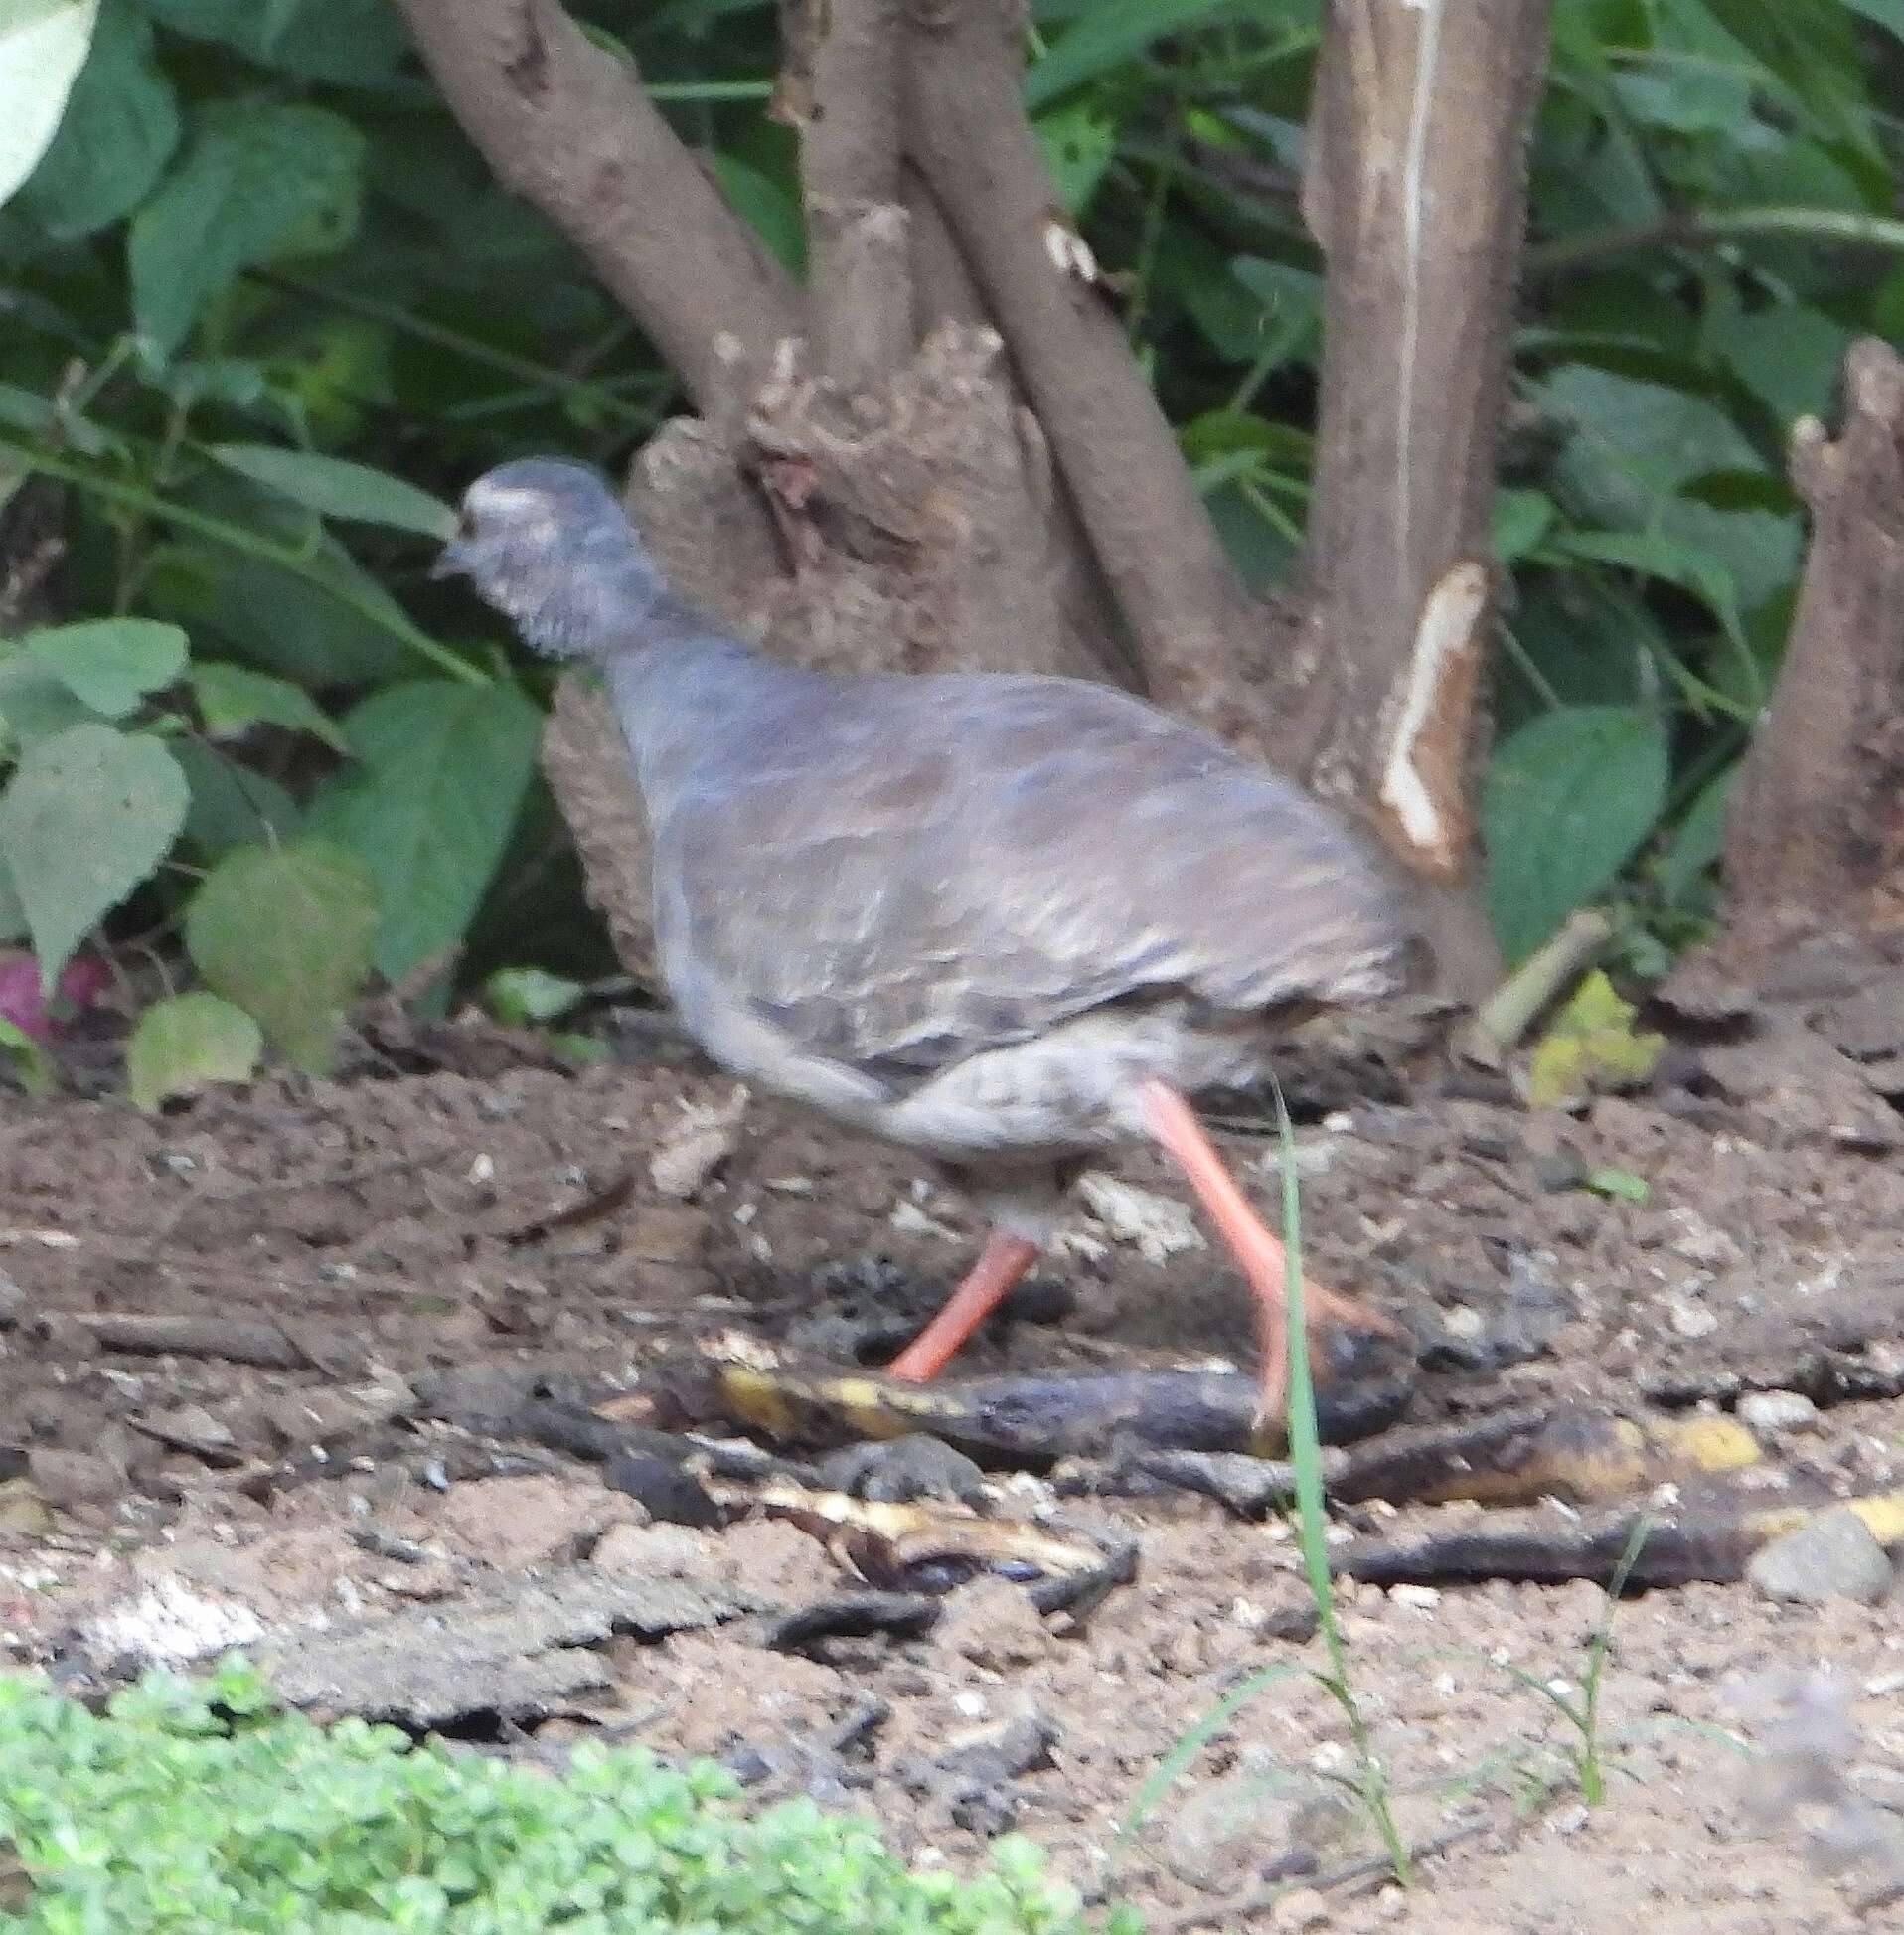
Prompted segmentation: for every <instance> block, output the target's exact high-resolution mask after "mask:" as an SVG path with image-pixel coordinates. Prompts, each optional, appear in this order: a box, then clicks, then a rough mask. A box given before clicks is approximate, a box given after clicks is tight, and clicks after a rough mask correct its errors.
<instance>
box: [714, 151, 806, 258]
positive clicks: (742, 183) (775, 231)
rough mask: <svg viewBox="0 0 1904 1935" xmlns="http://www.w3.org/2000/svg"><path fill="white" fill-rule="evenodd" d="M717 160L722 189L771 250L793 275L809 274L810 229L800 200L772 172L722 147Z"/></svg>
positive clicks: (741, 216) (739, 213) (737, 212)
mask: <svg viewBox="0 0 1904 1935" xmlns="http://www.w3.org/2000/svg"><path fill="white" fill-rule="evenodd" d="M713 161H714V179H715V180H716V181H717V182H719V184H720V192H721V193H722V194H723V195H724V196H725V197H726V198H727V200H728V201H729V202H730V203H731V204H732V205H733V208H734V211H735V213H736V214H737V215H739V217H740V219H741V220H742V221H743V222H745V223H746V225H747V227H748V228H750V229H751V230H752V231H753V232H754V234H755V235H756V236H758V237H759V239H760V241H761V242H762V243H763V244H764V245H765V247H766V250H767V252H768V254H770V255H771V256H772V257H773V258H774V260H775V261H777V262H778V263H779V264H780V266H781V267H782V268H784V269H785V270H786V271H787V273H788V274H789V275H792V276H796V277H797V276H803V275H805V274H806V272H807V229H806V224H805V223H804V222H802V221H801V220H800V206H799V204H798V203H797V202H796V201H795V200H794V198H793V197H792V196H791V195H790V194H788V192H787V191H786V189H784V188H783V187H782V186H781V185H780V183H778V182H777V181H775V180H774V179H773V177H772V176H771V175H765V174H762V173H761V171H760V170H759V169H758V168H756V167H754V166H753V164H752V163H751V162H746V161H742V160H740V159H739V158H738V157H737V156H735V155H730V154H723V153H722V152H720V151H719V150H718V149H716V150H715V151H714V156H713Z"/></svg>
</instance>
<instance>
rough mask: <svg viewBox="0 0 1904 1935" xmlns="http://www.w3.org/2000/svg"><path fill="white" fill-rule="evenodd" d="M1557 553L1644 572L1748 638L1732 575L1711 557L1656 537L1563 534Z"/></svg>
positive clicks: (1635, 533)
mask: <svg viewBox="0 0 1904 1935" xmlns="http://www.w3.org/2000/svg"><path fill="white" fill-rule="evenodd" d="M1553 546H1554V549H1555V550H1556V551H1561V552H1565V553H1566V554H1567V555H1568V556H1569V557H1572V558H1591V559H1595V560H1597V561H1598V562H1599V563H1600V564H1620V565H1624V566H1626V567H1627V568H1628V569H1629V570H1635V571H1643V572H1645V573H1646V575H1647V576H1649V577H1657V578H1659V579H1661V580H1662V581H1663V582H1665V583H1667V584H1676V585H1677V586H1678V587H1679V589H1680V590H1682V591H1685V592H1689V593H1690V594H1691V595H1692V596H1693V597H1695V598H1697V599H1698V600H1699V601H1700V602H1701V603H1702V604H1704V605H1705V606H1706V608H1707V609H1708V610H1709V611H1710V612H1711V613H1712V615H1713V616H1714V617H1715V618H1717V619H1718V621H1719V623H1720V624H1721V625H1723V626H1724V627H1725V629H1726V631H1727V632H1728V633H1729V634H1731V636H1733V637H1734V638H1736V639H1741V640H1742V639H1743V638H1744V636H1745V632H1744V626H1743V622H1742V620H1741V618H1740V615H1739V597H1738V591H1737V589H1736V587H1735V586H1734V584H1733V582H1732V573H1731V572H1730V571H1729V570H1728V569H1727V568H1726V567H1725V565H1724V564H1722V563H1721V562H1720V561H1719V560H1718V559H1717V558H1715V557H1713V556H1712V554H1711V553H1709V552H1704V551H1699V550H1697V549H1696V548H1695V547H1693V546H1691V545H1687V544H1681V543H1679V542H1678V541H1677V540H1676V539H1673V538H1668V537H1666V536H1664V535H1663V534H1662V533H1660V532H1658V531H1564V532H1562V533H1561V534H1560V535H1559V536H1558V537H1556V538H1555V539H1554V541H1553Z"/></svg>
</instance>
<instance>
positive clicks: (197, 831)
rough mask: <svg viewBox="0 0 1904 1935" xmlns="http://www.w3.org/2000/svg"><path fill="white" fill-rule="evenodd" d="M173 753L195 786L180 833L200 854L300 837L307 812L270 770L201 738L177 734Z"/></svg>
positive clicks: (211, 856)
mask: <svg viewBox="0 0 1904 1935" xmlns="http://www.w3.org/2000/svg"><path fill="white" fill-rule="evenodd" d="M172 756H173V758H175V759H176V760H177V761H178V762H179V767H180V769H181V770H182V771H183V772H184V774H185V777H186V780H187V781H188V783H189V784H190V785H191V788H192V804H191V806H190V807H188V808H187V810H186V815H185V831H184V833H183V834H182V835H181V836H180V838H181V839H183V840H184V841H185V842H186V843H187V844H188V845H189V846H190V847H191V848H192V849H193V851H194V852H195V853H196V855H197V856H198V858H199V859H201V860H221V859H223V858H224V857H225V855H227V854H229V853H230V852H231V851H232V849H233V848H234V847H257V846H269V845H271V844H273V843H275V844H276V845H278V846H283V845H286V844H287V843H288V842H290V841H292V840H295V839H296V838H297V836H298V830H299V828H300V827H301V826H302V825H303V817H304V816H303V814H302V813H301V812H300V811H299V809H298V804H297V802H296V800H294V799H293V798H292V797H291V795H290V794H289V792H287V791H286V790H285V788H284V787H283V786H281V785H279V784H278V782H277V781H276V780H275V779H272V778H271V777H270V776H269V775H268V774H266V773H261V772H259V771H258V770H257V769H256V768H255V767H252V766H241V765H239V764H238V761H237V760H236V759H228V758H227V757H226V755H225V754H224V753H223V752H221V751H219V749H218V748H217V747H216V746H211V745H205V744H202V743H201V742H200V741H199V740H197V739H186V738H180V739H174V740H173V741H172Z"/></svg>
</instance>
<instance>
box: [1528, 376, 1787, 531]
mask: <svg viewBox="0 0 1904 1935" xmlns="http://www.w3.org/2000/svg"><path fill="white" fill-rule="evenodd" d="M1539 396H1540V401H1541V403H1542V406H1543V407H1544V408H1545V409H1546V410H1547V411H1548V412H1549V413H1551V414H1552V415H1554V416H1556V417H1558V418H1560V419H1561V420H1562V421H1563V422H1567V423H1570V424H1571V425H1572V429H1573V434H1572V435H1571V436H1570V437H1569V439H1568V441H1567V445H1566V447H1565V449H1564V450H1562V452H1561V453H1560V456H1559V458H1558V460H1557V462H1556V464H1555V471H1556V475H1557V477H1558V480H1559V482H1560V484H1561V486H1562V492H1563V495H1564V497H1565V498H1566V500H1567V502H1568V505H1569V508H1571V509H1572V510H1573V511H1574V512H1575V513H1576V514H1577V515H1578V516H1580V517H1582V518H1585V519H1587V520H1589V521H1591V522H1594V523H1603V524H1613V525H1622V526H1629V527H1630V526H1635V525H1641V524H1644V523H1646V522H1647V521H1648V519H1649V518H1650V517H1651V516H1652V515H1653V514H1654V513H1655V511H1656V510H1657V509H1658V507H1659V505H1660V502H1661V500H1662V499H1663V498H1666V497H1669V496H1670V495H1671V494H1672V493H1673V492H1675V491H1676V490H1678V488H1679V486H1680V485H1682V484H1684V483H1687V482H1689V481H1690V480H1691V479H1692V478H1694V477H1698V476H1701V475H1703V474H1704V473H1705V472H1706V471H1709V470H1763V469H1764V468H1765V463H1764V460H1763V459H1762V458H1761V457H1760V455H1759V453H1758V451H1757V450H1756V449H1755V448H1754V447H1753V446H1752V444H1751V443H1750V442H1749V441H1748V439H1747V438H1746V436H1745V435H1744V433H1743V432H1742V431H1741V430H1740V429H1739V428H1738V426H1737V425H1736V424H1735V423H1734V422H1733V421H1732V419H1731V417H1729V416H1728V415H1727V414H1726V413H1725V411H1724V410H1722V409H1721V408H1720V407H1719V406H1718V404H1716V403H1712V402H1711V401H1709V400H1708V399H1707V398H1705V397H1700V396H1695V395H1693V394H1692V393H1690V392H1688V391H1683V390H1673V389H1668V388H1667V387H1666V386H1665V385H1663V384H1657V383H1643V382H1641V381H1640V380H1639V379H1637V378H1634V377H1624V376H1616V375H1615V374H1614V373H1613V372H1612V371H1610V370H1601V369H1596V368H1594V367H1592V366H1591V365H1589V364H1584V363H1570V364H1568V365H1566V366H1565V367H1564V368H1562V369H1559V370H1556V371H1555V372H1554V373H1553V375H1552V376H1550V377H1549V378H1548V379H1547V380H1546V381H1545V382H1544V383H1543V384H1541V385H1540V387H1539Z"/></svg>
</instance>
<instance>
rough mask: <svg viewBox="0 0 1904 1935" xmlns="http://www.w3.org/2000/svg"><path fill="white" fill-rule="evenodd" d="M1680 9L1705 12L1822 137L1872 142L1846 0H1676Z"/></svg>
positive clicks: (1864, 143) (1688, 11) (1682, 14)
mask: <svg viewBox="0 0 1904 1935" xmlns="http://www.w3.org/2000/svg"><path fill="white" fill-rule="evenodd" d="M1679 12H1680V15H1681V17H1682V18H1683V17H1684V16H1685V15H1687V14H1697V13H1706V14H1709V15H1710V16H1711V18H1712V19H1713V20H1714V21H1716V22H1717V23H1718V25H1719V27H1720V29H1721V30H1722V31H1723V32H1724V33H1725V34H1726V35H1727V36H1728V37H1729V38H1730V40H1731V41H1732V42H1733V43H1735V44H1736V45H1738V46H1741V47H1744V48H1746V49H1748V50H1749V51H1750V54H1751V55H1752V56H1753V57H1754V58H1756V60H1757V61H1758V62H1759V63H1760V64H1762V66H1763V68H1764V71H1765V72H1766V73H1768V74H1770V75H1773V76H1776V77H1777V78H1778V80H1780V81H1783V82H1784V83H1785V85H1786V86H1787V87H1789V88H1790V89H1791V90H1792V93H1793V95H1794V96H1796V98H1797V99H1798V100H1799V101H1800V102H1802V103H1803V104H1804V106H1805V108H1806V109H1807V111H1808V112H1809V113H1810V114H1811V115H1812V117H1813V120H1814V123H1815V125H1816V126H1817V128H1818V130H1819V132H1820V133H1821V134H1823V135H1824V136H1825V138H1826V139H1829V140H1835V141H1847V142H1853V143H1857V144H1860V145H1869V144H1870V142H1871V138H1872V136H1871V128H1870V102H1869V100H1868V98H1867V97H1866V94H1865V91H1864V80H1863V75H1862V73H1861V72H1860V68H1859V61H1858V51H1857V39H1856V34H1855V32H1854V29H1853V26H1852V22H1851V18H1850V15H1849V13H1848V12H1847V11H1846V8H1845V5H1844V0H1702V4H1701V5H1699V6H1697V7H1694V6H1692V5H1690V4H1689V0H1680V6H1679ZM1703 51H1704V50H1703V49H1697V48H1695V52H1703ZM1721 58H1722V56H1721Z"/></svg>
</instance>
